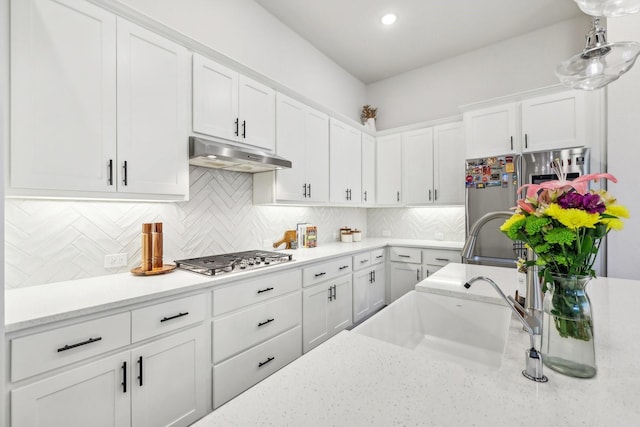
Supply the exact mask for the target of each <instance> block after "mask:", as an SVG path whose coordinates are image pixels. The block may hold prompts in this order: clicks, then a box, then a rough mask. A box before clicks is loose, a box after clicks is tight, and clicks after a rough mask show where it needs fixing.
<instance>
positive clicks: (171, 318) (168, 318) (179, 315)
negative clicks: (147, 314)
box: [160, 311, 189, 323]
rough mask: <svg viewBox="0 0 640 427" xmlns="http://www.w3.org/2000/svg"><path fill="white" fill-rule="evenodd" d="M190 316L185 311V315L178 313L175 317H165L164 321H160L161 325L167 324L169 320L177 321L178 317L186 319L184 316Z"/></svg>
mask: <svg viewBox="0 0 640 427" xmlns="http://www.w3.org/2000/svg"><path fill="white" fill-rule="evenodd" d="M188 315H189V312H188V311H185V312H184V313H178V314H176V315H175V316H171V317H163V318H162V319H160V323H162V322H166V321H167V320H173V319H177V318H178V317H184V316H188Z"/></svg>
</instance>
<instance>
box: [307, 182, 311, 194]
mask: <svg viewBox="0 0 640 427" xmlns="http://www.w3.org/2000/svg"><path fill="white" fill-rule="evenodd" d="M307 189H308V190H309V197H311V184H308V185H307Z"/></svg>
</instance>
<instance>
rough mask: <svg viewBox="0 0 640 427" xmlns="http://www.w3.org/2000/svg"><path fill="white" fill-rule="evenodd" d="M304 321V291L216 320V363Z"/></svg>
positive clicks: (214, 328)
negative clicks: (302, 293)
mask: <svg viewBox="0 0 640 427" xmlns="http://www.w3.org/2000/svg"><path fill="white" fill-rule="evenodd" d="M301 322H302V295H301V292H295V293H292V294H289V295H285V296H283V297H280V298H276V299H272V300H269V301H265V302H264V303H262V304H257V305H254V306H251V307H250V308H247V309H245V310H242V311H239V312H235V313H233V314H230V315H228V316H224V317H219V318H216V319H214V320H213V363H219V362H221V361H223V360H224V359H226V358H228V357H230V356H233V355H235V354H238V353H240V352H242V351H244V350H246V349H248V348H249V347H252V346H254V345H256V344H258V343H261V342H263V341H266V340H268V339H270V338H273V337H274V336H276V335H278V334H280V333H282V332H284V331H286V330H287V329H291V328H293V327H295V326H297V325H299V324H300V323H301Z"/></svg>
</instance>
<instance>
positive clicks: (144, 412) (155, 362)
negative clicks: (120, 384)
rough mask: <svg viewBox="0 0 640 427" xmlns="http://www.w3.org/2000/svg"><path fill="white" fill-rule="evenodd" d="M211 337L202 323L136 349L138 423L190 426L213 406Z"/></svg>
mask: <svg viewBox="0 0 640 427" xmlns="http://www.w3.org/2000/svg"><path fill="white" fill-rule="evenodd" d="M207 336H208V334H207V330H206V326H205V325H202V326H199V327H195V328H192V329H189V330H186V331H184V332H180V333H177V334H175V335H172V336H169V337H167V338H164V339H161V340H158V341H154V342H152V343H150V344H148V345H145V346H142V347H139V348H138V349H136V350H134V351H132V363H133V364H134V366H132V369H131V372H132V381H133V384H132V385H131V392H132V393H131V407H132V414H131V415H132V416H131V419H132V423H133V425H134V426H149V427H154V426H187V425H189V424H192V423H193V422H194V421H195V420H197V419H199V418H200V417H202V416H203V415H205V414H206V413H207V412H208V411H209V410H210V409H211V368H210V358H209V354H210V346H209V344H208V343H209V340H208V339H207Z"/></svg>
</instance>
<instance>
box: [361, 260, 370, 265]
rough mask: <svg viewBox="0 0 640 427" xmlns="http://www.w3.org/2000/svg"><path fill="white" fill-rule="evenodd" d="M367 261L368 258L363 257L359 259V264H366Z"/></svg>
mask: <svg viewBox="0 0 640 427" xmlns="http://www.w3.org/2000/svg"><path fill="white" fill-rule="evenodd" d="M368 262H369V260H368V259H363V260H361V261H360V264H366V263H368Z"/></svg>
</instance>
